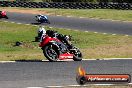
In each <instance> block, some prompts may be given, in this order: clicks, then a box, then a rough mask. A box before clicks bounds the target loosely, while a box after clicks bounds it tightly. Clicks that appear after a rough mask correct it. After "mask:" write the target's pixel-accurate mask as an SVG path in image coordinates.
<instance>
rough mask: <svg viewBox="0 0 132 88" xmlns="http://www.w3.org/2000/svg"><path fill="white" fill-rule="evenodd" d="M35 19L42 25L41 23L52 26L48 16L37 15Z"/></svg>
mask: <svg viewBox="0 0 132 88" xmlns="http://www.w3.org/2000/svg"><path fill="white" fill-rule="evenodd" d="M35 18H36V21H37V22H39V23H40V24H41V23H48V24H50V21H49V20H48V17H47V16H42V15H37V16H35Z"/></svg>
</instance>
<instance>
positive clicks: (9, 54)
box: [0, 21, 132, 61]
mask: <svg viewBox="0 0 132 88" xmlns="http://www.w3.org/2000/svg"><path fill="white" fill-rule="evenodd" d="M37 28H38V27H36V26H31V25H24V24H15V23H9V22H2V21H0V39H1V42H0V60H1V61H5V60H42V59H45V57H44V56H43V53H42V50H41V49H40V48H39V47H38V43H35V42H32V41H33V40H34V37H35V36H36V35H37V34H36V31H37ZM46 29H51V28H49V27H48V26H47V27H46ZM52 30H57V31H58V32H59V33H62V34H69V35H72V36H73V37H72V43H73V44H75V45H76V46H77V47H79V48H80V49H81V51H82V53H83V56H84V58H88V59H91V58H94V59H96V58H121V57H124V58H131V57H132V54H131V53H132V36H124V35H111V34H101V33H93V32H83V31H73V30H66V29H61V28H52ZM16 41H20V42H22V43H23V44H22V45H21V46H14V45H15V42H16Z"/></svg>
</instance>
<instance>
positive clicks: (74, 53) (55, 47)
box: [39, 35, 82, 62]
mask: <svg viewBox="0 0 132 88" xmlns="http://www.w3.org/2000/svg"><path fill="white" fill-rule="evenodd" d="M39 47H41V49H42V50H43V54H44V56H45V57H46V58H47V59H48V60H49V61H51V62H52V61H57V60H65V59H73V60H74V61H81V60H82V53H81V52H80V50H79V49H78V48H77V47H75V46H73V48H72V49H68V47H67V45H65V44H64V43H62V42H61V41H60V40H59V39H57V38H55V37H49V36H48V35H45V36H44V38H43V41H42V42H40V44H39Z"/></svg>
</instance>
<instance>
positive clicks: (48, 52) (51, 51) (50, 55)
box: [43, 45, 59, 62]
mask: <svg viewBox="0 0 132 88" xmlns="http://www.w3.org/2000/svg"><path fill="white" fill-rule="evenodd" d="M43 54H44V56H45V57H46V58H47V59H48V60H49V61H51V62H53V61H57V60H58V56H59V55H58V53H57V50H56V48H55V46H54V47H53V45H47V46H45V47H44V48H43Z"/></svg>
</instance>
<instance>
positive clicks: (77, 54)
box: [73, 48, 82, 61]
mask: <svg viewBox="0 0 132 88" xmlns="http://www.w3.org/2000/svg"><path fill="white" fill-rule="evenodd" d="M73 54H74V56H73V60H74V61H81V60H82V53H81V51H80V50H79V49H77V48H75V50H74V51H73Z"/></svg>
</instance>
